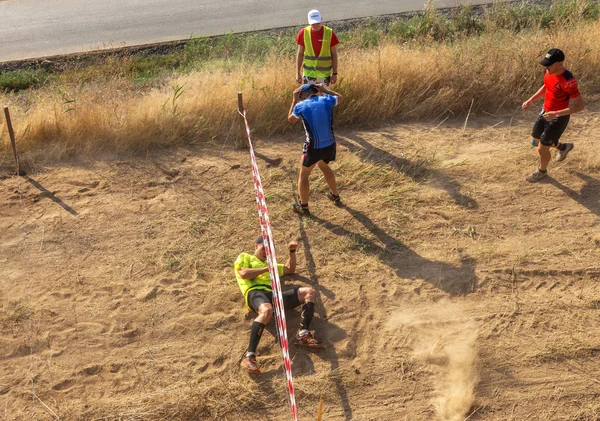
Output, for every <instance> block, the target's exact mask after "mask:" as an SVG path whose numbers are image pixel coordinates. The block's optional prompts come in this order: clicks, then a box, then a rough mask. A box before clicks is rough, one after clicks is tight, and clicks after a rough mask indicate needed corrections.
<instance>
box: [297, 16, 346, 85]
mask: <svg viewBox="0 0 600 421" xmlns="http://www.w3.org/2000/svg"><path fill="white" fill-rule="evenodd" d="M321 20H322V17H321V12H319V11H318V10H311V11H310V12H308V24H309V25H310V26H307V27H305V28H302V29H301V30H300V32H298V35H297V36H296V44H298V52H297V53H296V82H298V83H303V84H310V85H313V84H316V83H323V84H324V85H325V87H326V88H329V85H330V84H335V83H336V82H337V74H338V73H337V66H338V60H337V50H336V45H337V44H339V41H338V39H337V36H336V35H335V33H334V32H333V30H332V29H331V28H329V27H327V26H325V25H323V24H322V23H321ZM307 43H309V44H310V45H307Z"/></svg>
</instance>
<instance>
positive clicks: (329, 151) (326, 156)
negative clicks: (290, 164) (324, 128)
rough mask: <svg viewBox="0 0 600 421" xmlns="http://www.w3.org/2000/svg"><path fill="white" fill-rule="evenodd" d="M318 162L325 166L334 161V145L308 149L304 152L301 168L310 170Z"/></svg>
mask: <svg viewBox="0 0 600 421" xmlns="http://www.w3.org/2000/svg"><path fill="white" fill-rule="evenodd" d="M319 161H323V162H324V163H326V164H329V163H330V162H331V161H335V143H333V144H332V145H329V146H326V147H324V148H321V149H308V150H307V151H306V152H304V159H303V160H302V166H303V167H307V168H310V167H312V166H313V165H315V164H316V163H317V162H319Z"/></svg>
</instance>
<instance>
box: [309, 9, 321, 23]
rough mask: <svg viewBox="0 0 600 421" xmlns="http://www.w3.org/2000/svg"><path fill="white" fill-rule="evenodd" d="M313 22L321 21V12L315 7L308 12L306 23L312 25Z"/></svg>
mask: <svg viewBox="0 0 600 421" xmlns="http://www.w3.org/2000/svg"><path fill="white" fill-rule="evenodd" d="M313 23H321V12H319V11H318V10H316V9H314V10H311V11H310V12H308V24H309V25H312V24H313Z"/></svg>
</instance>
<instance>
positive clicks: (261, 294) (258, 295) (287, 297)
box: [248, 287, 300, 313]
mask: <svg viewBox="0 0 600 421" xmlns="http://www.w3.org/2000/svg"><path fill="white" fill-rule="evenodd" d="M299 289H300V287H294V288H292V289H288V290H287V291H283V292H282V293H281V295H283V307H284V308H285V309H290V308H296V307H298V306H299V305H300V300H299V299H298V290H299ZM264 303H270V304H272V303H273V291H267V290H265V289H253V290H251V291H248V305H249V306H250V308H251V309H252V310H254V311H256V312H257V313H258V308H259V307H260V306H261V305H262V304H264Z"/></svg>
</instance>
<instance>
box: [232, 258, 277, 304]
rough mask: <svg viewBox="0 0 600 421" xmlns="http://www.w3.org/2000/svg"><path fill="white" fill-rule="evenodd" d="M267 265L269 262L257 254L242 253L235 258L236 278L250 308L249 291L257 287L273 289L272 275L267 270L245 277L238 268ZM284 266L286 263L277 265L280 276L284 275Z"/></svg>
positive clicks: (254, 267)
mask: <svg viewBox="0 0 600 421" xmlns="http://www.w3.org/2000/svg"><path fill="white" fill-rule="evenodd" d="M267 266H268V264H267V262H266V261H264V262H263V261H262V260H260V259H259V258H258V257H256V256H255V255H253V254H248V253H242V254H240V255H239V256H238V258H237V259H236V260H235V263H234V264H233V269H234V270H235V278H236V279H237V282H238V285H239V287H240V290H241V291H242V294H243V295H244V300H245V301H246V307H248V309H250V307H249V306H248V292H249V291H252V290H255V289H262V290H266V291H271V290H272V289H271V275H270V274H269V272H265V273H263V274H261V275H258V276H257V277H256V278H254V279H244V278H242V277H241V276H240V275H239V273H238V270H239V269H240V268H250V269H257V268H266V267H267ZM283 267H284V265H282V264H278V265H277V268H278V269H279V276H283Z"/></svg>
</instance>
